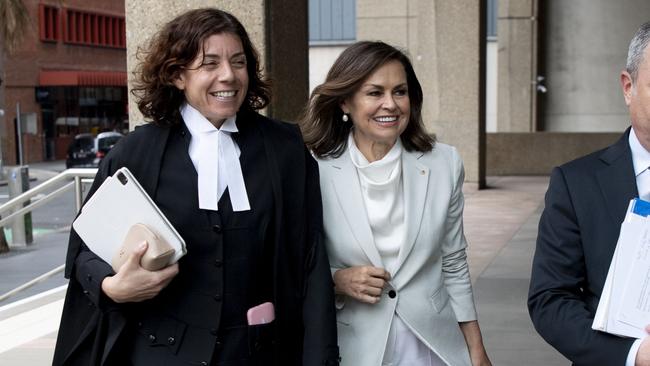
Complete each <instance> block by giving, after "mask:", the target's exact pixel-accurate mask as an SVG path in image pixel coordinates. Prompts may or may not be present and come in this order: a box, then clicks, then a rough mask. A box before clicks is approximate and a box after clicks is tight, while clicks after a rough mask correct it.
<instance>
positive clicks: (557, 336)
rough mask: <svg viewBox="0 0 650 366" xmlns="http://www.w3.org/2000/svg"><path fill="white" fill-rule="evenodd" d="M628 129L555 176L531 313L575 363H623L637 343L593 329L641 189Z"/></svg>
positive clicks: (542, 332) (535, 267)
mask: <svg viewBox="0 0 650 366" xmlns="http://www.w3.org/2000/svg"><path fill="white" fill-rule="evenodd" d="M628 136H629V129H628V131H627V132H626V133H625V134H624V135H623V136H622V137H621V138H620V139H619V141H618V142H616V143H615V144H614V145H612V146H610V147H608V148H606V149H603V150H601V151H598V152H595V153H593V154H590V155H588V156H585V157H583V158H580V159H577V160H574V161H572V162H569V163H567V164H564V165H562V166H560V167H558V168H555V169H554V170H553V173H552V174H551V182H550V184H549V187H548V191H547V192H546V201H545V202H546V207H545V208H544V212H543V213H542V217H541V219H540V222H539V233H538V236H537V249H536V251H535V257H534V259H533V269H532V275H531V282H530V292H529V294H528V309H529V311H530V316H531V318H532V320H533V323H534V324H535V328H536V329H537V331H538V332H539V334H540V335H541V336H542V337H543V338H544V339H545V340H546V341H547V342H548V343H549V344H551V345H552V346H553V347H555V348H556V349H557V350H558V351H560V352H561V353H562V354H563V355H564V356H565V357H566V358H568V359H569V360H571V361H572V362H573V364H574V365H591V366H597V365H624V364H625V359H626V357H627V354H628V352H629V350H630V347H631V345H632V342H633V340H632V339H630V338H622V337H617V336H614V335H611V334H607V333H603V332H599V331H595V330H592V329H591V324H592V323H593V320H594V314H595V313H596V309H597V307H598V301H599V299H600V295H601V293H602V290H603V286H604V284H605V279H606V277H607V271H608V269H609V264H610V262H611V259H612V255H613V254H614V249H615V248H616V242H617V240H618V233H619V230H620V227H621V223H622V222H623V219H624V217H625V212H626V209H627V206H628V204H629V202H630V199H632V198H634V197H636V196H637V195H638V194H637V188H636V180H635V175H634V167H633V164H632V153H631V151H630V147H629V144H628Z"/></svg>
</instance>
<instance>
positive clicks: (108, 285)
mask: <svg viewBox="0 0 650 366" xmlns="http://www.w3.org/2000/svg"><path fill="white" fill-rule="evenodd" d="M146 251H147V243H146V242H143V243H142V244H141V245H140V247H139V248H138V249H137V250H134V251H133V253H131V254H130V255H129V258H128V259H127V260H126V262H124V264H123V265H122V267H120V269H119V270H118V271H117V273H116V274H115V276H110V277H106V278H104V280H103V281H102V291H104V293H105V294H106V296H108V297H110V298H111V300H113V301H115V302H117V303H123V302H140V301H144V300H149V299H151V298H153V297H154V296H156V295H158V293H159V292H160V291H161V290H162V289H163V288H165V286H167V285H168V284H169V282H171V280H172V279H173V278H174V276H176V274H178V263H175V264H173V265H171V266H168V267H166V268H163V269H161V270H159V271H153V272H152V271H147V270H146V269H144V268H142V267H141V266H140V259H141V258H142V256H143V255H144V253H145V252H146Z"/></svg>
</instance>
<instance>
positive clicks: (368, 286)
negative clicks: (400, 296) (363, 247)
mask: <svg viewBox="0 0 650 366" xmlns="http://www.w3.org/2000/svg"><path fill="white" fill-rule="evenodd" d="M333 279H334V285H335V287H334V290H335V291H336V293H339V294H343V295H347V296H350V297H352V298H353V299H356V300H358V301H361V302H365V303H368V304H376V303H377V302H379V299H380V298H381V292H382V290H383V288H384V286H385V285H386V282H387V281H388V280H390V273H388V271H386V270H385V269H383V268H379V267H373V266H354V267H349V268H344V269H339V270H338V271H336V272H334V276H333Z"/></svg>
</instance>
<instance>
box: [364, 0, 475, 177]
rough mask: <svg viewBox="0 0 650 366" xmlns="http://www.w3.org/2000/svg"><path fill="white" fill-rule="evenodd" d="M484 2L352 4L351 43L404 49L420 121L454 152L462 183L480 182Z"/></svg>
mask: <svg viewBox="0 0 650 366" xmlns="http://www.w3.org/2000/svg"><path fill="white" fill-rule="evenodd" d="M482 4H483V5H484V1H472V0H456V1H446V0H434V1H432V0H407V1H382V0H358V1H357V39H359V40H383V41H385V42H387V43H391V44H393V45H395V46H398V47H403V48H406V50H407V51H408V53H409V54H410V56H411V60H412V62H413V65H414V67H415V71H416V73H417V75H418V79H419V80H420V83H421V84H422V88H423V90H424V109H423V119H424V122H425V125H426V126H427V129H428V130H429V131H430V132H432V133H435V134H436V135H437V137H438V140H439V141H441V142H444V143H448V144H451V145H454V146H456V147H457V148H458V150H459V152H460V154H461V156H462V158H463V160H464V162H465V173H466V176H465V179H466V181H467V182H473V183H478V186H483V185H484V183H485V146H484V145H483V144H484V134H485V120H484V117H485V116H484V112H482V110H484V102H483V99H484V95H483V96H482V95H481V93H482V92H481V90H484V86H483V89H481V82H480V81H481V77H480V75H481V72H480V65H481V52H480V50H481V42H485V38H484V37H483V38H481V37H480V25H481V24H482V22H483V19H484V17H483V18H482V17H481V16H480V14H481V6H482Z"/></svg>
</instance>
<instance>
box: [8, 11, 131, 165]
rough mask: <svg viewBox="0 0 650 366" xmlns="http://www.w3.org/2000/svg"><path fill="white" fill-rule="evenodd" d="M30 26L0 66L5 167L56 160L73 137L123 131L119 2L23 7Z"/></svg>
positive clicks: (122, 44)
mask: <svg viewBox="0 0 650 366" xmlns="http://www.w3.org/2000/svg"><path fill="white" fill-rule="evenodd" d="M23 1H24V3H25V5H26V7H27V9H28V10H29V13H30V18H31V20H32V22H31V27H30V30H29V31H28V32H27V33H26V34H25V36H24V38H23V41H22V45H21V46H20V47H19V48H18V49H17V50H16V52H14V53H13V54H12V55H11V56H8V55H5V56H4V59H3V60H2V62H0V72H1V74H0V77H1V78H2V79H3V80H4V83H3V85H2V86H0V88H2V89H3V90H0V108H1V109H4V111H5V115H4V117H2V116H0V136H1V144H2V158H3V160H4V163H5V164H16V163H17V160H18V143H17V142H18V137H17V132H16V131H17V128H16V127H17V125H16V111H17V106H18V105H19V106H20V116H21V118H20V120H21V130H22V148H23V162H24V163H29V162H37V161H43V160H53V159H64V158H65V152H66V149H67V147H68V144H69V143H70V141H71V140H72V139H73V138H74V136H75V135H76V134H78V133H83V132H92V133H99V132H102V131H107V130H119V131H122V130H124V129H128V120H127V118H128V111H127V105H128V104H127V99H128V98H127V88H126V79H127V76H126V29H125V21H124V1H123V0H66V1H65V2H57V1H54V0H52V1H42V0H23Z"/></svg>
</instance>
